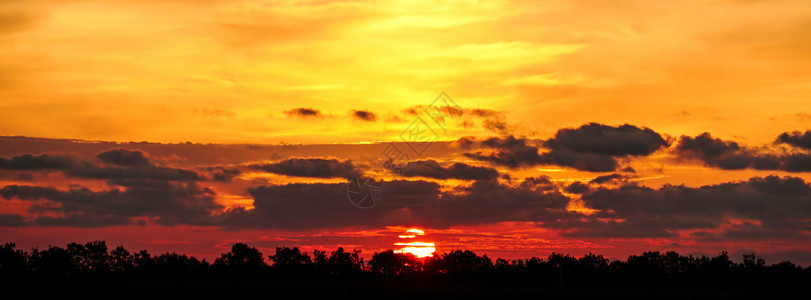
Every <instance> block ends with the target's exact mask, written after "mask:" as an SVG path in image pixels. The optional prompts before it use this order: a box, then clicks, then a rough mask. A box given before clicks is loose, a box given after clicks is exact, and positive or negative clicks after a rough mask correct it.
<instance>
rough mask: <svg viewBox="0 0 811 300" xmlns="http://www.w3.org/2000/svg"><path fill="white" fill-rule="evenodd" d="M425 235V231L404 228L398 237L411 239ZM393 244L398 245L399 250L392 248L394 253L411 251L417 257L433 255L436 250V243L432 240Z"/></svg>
mask: <svg viewBox="0 0 811 300" xmlns="http://www.w3.org/2000/svg"><path fill="white" fill-rule="evenodd" d="M422 236H425V231H423V230H421V229H416V228H411V229H408V230H406V232H405V233H404V234H401V235H399V236H398V237H399V238H400V239H404V240H413V239H416V238H417V237H422ZM394 245H395V246H400V247H401V248H400V250H394V252H395V253H411V254H414V256H416V257H418V258H423V257H431V256H434V252H436V244H434V242H424V241H416V240H414V241H409V242H399V243H394Z"/></svg>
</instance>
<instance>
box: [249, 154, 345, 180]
mask: <svg viewBox="0 0 811 300" xmlns="http://www.w3.org/2000/svg"><path fill="white" fill-rule="evenodd" d="M250 167H251V168H254V169H258V170H263V171H265V172H270V173H276V174H280V175H287V176H298V177H316V178H334V177H342V178H349V177H351V176H354V175H356V174H358V170H357V169H356V168H355V166H354V165H353V164H352V161H350V160H344V161H341V160H338V159H334V158H332V159H327V158H297V157H294V158H289V159H285V160H282V161H279V162H275V163H269V164H254V165H251V166H250Z"/></svg>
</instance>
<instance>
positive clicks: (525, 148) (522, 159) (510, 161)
mask: <svg viewBox="0 0 811 300" xmlns="http://www.w3.org/2000/svg"><path fill="white" fill-rule="evenodd" d="M457 142H459V143H460V144H467V143H469V140H464V141H463V140H461V139H460V140H459V141H457ZM480 145H481V146H482V147H485V148H491V149H492V151H475V152H469V153H465V154H464V155H465V156H467V157H469V158H472V159H476V160H482V161H487V162H491V163H494V164H497V165H502V166H507V167H511V168H515V167H527V166H534V165H537V164H540V163H543V159H542V157H541V155H540V154H538V147H535V146H532V145H528V144H527V141H526V140H525V139H519V138H516V137H514V136H507V137H503V138H498V137H494V138H489V139H486V140H483V141H481V142H480Z"/></svg>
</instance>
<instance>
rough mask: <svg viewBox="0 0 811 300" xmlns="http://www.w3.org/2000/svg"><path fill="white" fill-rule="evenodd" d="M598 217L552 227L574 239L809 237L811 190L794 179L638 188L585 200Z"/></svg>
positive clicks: (586, 196) (601, 190)
mask: <svg viewBox="0 0 811 300" xmlns="http://www.w3.org/2000/svg"><path fill="white" fill-rule="evenodd" d="M582 199H583V201H584V203H585V204H586V206H588V207H590V208H593V209H597V210H599V212H597V213H595V214H593V215H591V216H590V218H583V219H577V220H568V221H567V222H564V223H561V224H552V226H555V227H558V228H563V229H565V228H566V227H569V231H568V232H567V233H566V234H565V235H567V236H576V237H673V236H677V235H679V231H685V230H686V231H692V232H694V233H695V232H700V234H702V235H705V236H710V235H711V236H716V237H720V238H768V237H789V236H791V237H797V236H801V235H803V234H804V233H803V232H805V233H808V231H809V228H811V227H809V225H811V224H809V220H808V218H807V216H808V215H809V213H811V186H809V185H808V183H806V182H805V181H804V180H803V179H801V178H796V177H782V178H781V177H777V176H767V177H753V178H750V179H749V180H747V181H742V182H730V183H722V184H716V185H707V186H702V187H685V186H674V185H665V186H663V187H661V188H659V189H653V188H649V187H642V186H637V185H625V186H622V187H620V188H614V189H609V188H604V187H603V188H599V189H594V190H591V191H589V192H586V193H584V194H583V195H582Z"/></svg>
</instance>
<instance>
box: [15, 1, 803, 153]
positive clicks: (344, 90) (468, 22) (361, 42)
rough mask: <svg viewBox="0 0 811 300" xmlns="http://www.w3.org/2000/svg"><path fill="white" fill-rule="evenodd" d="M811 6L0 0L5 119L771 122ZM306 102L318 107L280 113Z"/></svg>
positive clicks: (707, 125) (289, 128) (155, 134)
mask: <svg viewBox="0 0 811 300" xmlns="http://www.w3.org/2000/svg"><path fill="white" fill-rule="evenodd" d="M809 15H811V5H804V4H801V2H798V1H720V0H719V1H708V2H704V3H702V4H700V5H699V4H697V3H695V2H693V1H667V2H650V1H486V2H479V1H345V2H344V1H335V2H333V1H302V2H299V1H192V0H188V1H186V0H173V1H92V0H89V1H81V0H75V1H58V2H57V1H37V0H27V1H14V2H4V3H2V4H0V25H2V29H1V30H0V87H2V88H0V99H2V101H1V102H0V132H2V133H3V134H5V135H25V136H40V137H55V138H81V139H96V140H117V141H130V140H136V141H140V140H148V141H155V142H178V141H193V142H263V143H277V142H288V143H343V142H358V141H370V140H371V141H380V140H391V139H393V138H394V137H395V136H396V134H397V133H399V130H400V128H401V127H402V126H403V124H401V123H398V122H392V121H391V120H390V119H391V118H393V117H395V116H400V115H401V110H402V109H405V108H407V107H409V106H412V105H418V104H425V103H426V102H428V101H430V100H431V99H433V98H434V97H435V96H436V95H437V94H438V93H439V92H440V91H446V92H448V93H449V94H450V95H451V96H452V97H454V99H457V100H458V102H459V104H460V105H461V106H463V107H470V108H488V109H493V110H497V111H501V112H504V113H505V119H506V121H507V122H508V123H510V124H513V125H514V126H515V127H516V128H517V129H518V130H519V131H521V132H522V133H524V134H526V135H530V136H537V137H547V136H549V135H550V134H552V133H554V131H555V130H556V129H557V128H560V127H570V126H577V125H580V124H582V123H585V122H600V123H606V124H621V123H626V122H627V123H631V124H636V125H644V126H648V127H651V128H655V129H657V130H658V131H659V132H664V133H669V134H673V135H679V134H691V135H693V134H698V133H700V132H703V131H710V132H713V133H714V134H715V135H716V136H720V137H724V138H732V137H736V138H738V139H742V140H744V141H747V142H764V141H767V140H771V139H773V137H774V136H776V134H778V133H780V132H782V131H785V130H789V129H797V130H799V129H805V128H804V126H803V124H806V123H808V121H809V118H810V117H809V113H808V112H809V111H811V101H808V100H807V99H808V95H809V92H811V84H809V82H811V81H809V76H811V71H809V70H811V66H809V61H811V60H809V53H811V51H809V50H811V48H810V47H811V42H809V41H811V35H809V31H808V30H806V28H807V27H808V25H809V22H811V21H810V20H811V17H809ZM301 106H306V107H313V108H316V109H318V110H320V111H321V112H322V113H323V114H324V116H323V118H320V119H317V120H305V121H302V120H296V119H291V118H290V117H288V116H286V115H285V114H284V113H283V111H286V110H289V109H291V108H295V107H301ZM353 109H363V110H370V111H372V112H374V113H376V114H377V115H378V118H377V120H376V121H375V122H357V121H354V120H352V119H351V118H348V114H349V113H350V111H351V110H353ZM482 133H484V132H483V131H482V130H477V129H470V128H455V130H453V131H452V132H450V133H449V134H450V137H451V138H456V137H459V136H463V135H477V134H482Z"/></svg>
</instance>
